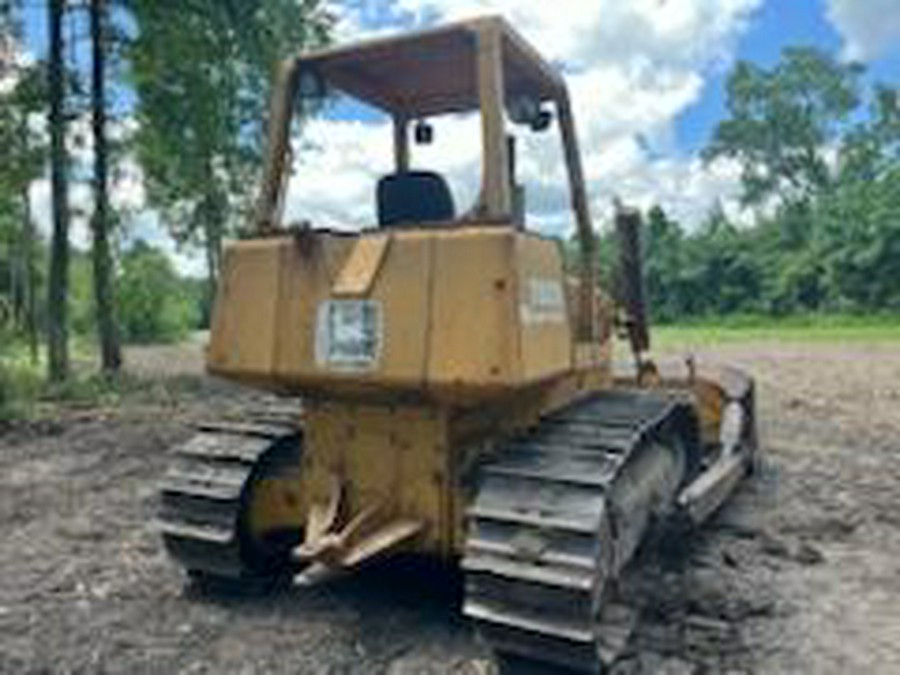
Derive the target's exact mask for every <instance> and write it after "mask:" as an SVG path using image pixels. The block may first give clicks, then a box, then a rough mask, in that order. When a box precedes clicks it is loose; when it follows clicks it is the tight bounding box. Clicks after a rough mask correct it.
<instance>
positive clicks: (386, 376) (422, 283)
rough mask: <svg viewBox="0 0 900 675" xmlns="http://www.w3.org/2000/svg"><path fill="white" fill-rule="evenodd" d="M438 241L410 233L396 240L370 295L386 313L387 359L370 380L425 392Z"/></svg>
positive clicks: (384, 355)
mask: <svg viewBox="0 0 900 675" xmlns="http://www.w3.org/2000/svg"><path fill="white" fill-rule="evenodd" d="M432 246H433V244H432V241H431V239H430V238H429V237H424V236H417V235H416V234H415V233H407V234H406V236H395V237H394V240H393V243H392V244H391V245H390V247H389V249H388V252H387V255H386V256H385V260H384V263H383V264H382V269H381V273H380V274H379V275H378V279H377V280H376V282H375V285H374V287H373V289H372V292H371V293H370V295H369V297H370V298H371V299H372V300H375V301H376V302H378V303H379V304H380V306H381V311H382V317H383V318H382V323H383V334H382V336H381V339H382V348H381V360H380V363H379V364H378V367H377V369H375V370H373V371H371V372H369V373H366V374H365V377H366V379H368V380H370V381H372V382H375V383H378V382H382V381H385V380H386V381H387V382H390V383H394V384H397V385H405V386H406V387H408V388H421V387H422V385H423V383H424V379H425V363H426V358H427V357H426V354H427V340H428V334H429V291H430V279H431V274H432Z"/></svg>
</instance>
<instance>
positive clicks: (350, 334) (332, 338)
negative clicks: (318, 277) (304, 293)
mask: <svg viewBox="0 0 900 675" xmlns="http://www.w3.org/2000/svg"><path fill="white" fill-rule="evenodd" d="M381 334H382V326H381V304H380V303H378V302H375V301H374V300H327V301H325V302H323V303H322V304H321V305H319V313H318V317H317V321H316V362H317V363H318V364H319V365H320V366H325V367H328V368H334V369H336V370H357V371H358V370H370V369H371V368H373V367H374V366H375V363H376V362H377V361H378V357H379V354H380V351H381Z"/></svg>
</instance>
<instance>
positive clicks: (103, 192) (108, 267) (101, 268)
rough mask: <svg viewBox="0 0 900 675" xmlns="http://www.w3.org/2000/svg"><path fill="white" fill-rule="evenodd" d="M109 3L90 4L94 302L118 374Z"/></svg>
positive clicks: (109, 361) (108, 360)
mask: <svg viewBox="0 0 900 675" xmlns="http://www.w3.org/2000/svg"><path fill="white" fill-rule="evenodd" d="M105 23H106V3H105V1H104V0H91V50H92V57H93V67H92V76H91V109H92V123H93V132H94V215H93V218H92V219H91V226H92V230H93V236H94V246H93V262H94V300H95V303H96V308H97V334H98V336H99V338H100V356H101V365H102V368H103V372H105V373H115V372H117V371H118V370H119V369H120V367H121V365H122V350H121V348H120V345H119V327H118V323H117V321H116V304H115V287H114V283H115V280H114V275H113V270H112V255H111V252H110V243H109V230H110V226H109V210H110V209H109V180H108V174H109V172H108V153H107V143H106V95H105V84H106V83H105V77H106V72H105V71H106V44H105V43H106V36H105V29H106V25H105Z"/></svg>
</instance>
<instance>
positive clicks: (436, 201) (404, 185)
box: [378, 171, 456, 227]
mask: <svg viewBox="0 0 900 675" xmlns="http://www.w3.org/2000/svg"><path fill="white" fill-rule="evenodd" d="M455 217H456V208H455V207H454V204H453V196H452V195H451V194H450V188H449V187H448V186H447V181H446V180H444V178H443V177H442V176H441V175H440V174H437V173H434V172H432V171H404V172H401V173H394V174H390V175H388V176H385V177H384V178H382V179H381V180H380V181H378V225H379V226H380V227H391V226H395V225H400V226H402V225H420V224H422V223H439V222H447V221H451V220H453V219H454V218H455Z"/></svg>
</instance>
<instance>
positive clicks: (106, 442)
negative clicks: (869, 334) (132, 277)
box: [0, 344, 900, 675]
mask: <svg viewBox="0 0 900 675" xmlns="http://www.w3.org/2000/svg"><path fill="white" fill-rule="evenodd" d="M199 354H200V350H199V348H198V347H197V346H196V345H195V346H188V347H184V348H180V349H174V348H170V349H166V350H158V349H143V350H136V351H134V352H132V353H131V354H129V356H130V364H131V366H132V367H133V369H135V370H137V371H138V372H142V373H143V374H144V375H147V376H148V377H151V380H148V384H147V386H146V390H143V391H137V392H134V393H132V394H129V395H128V396H127V397H126V399H125V400H124V401H123V402H121V403H119V404H117V405H115V406H113V407H108V408H89V409H62V410H58V411H55V412H54V413H53V414H52V415H50V416H49V417H48V418H46V419H43V420H39V421H35V422H29V423H18V424H15V425H9V426H6V427H4V428H0V535H2V537H0V673H269V672H272V673H335V674H337V673H388V674H391V675H397V674H399V673H410V674H412V673H416V674H418V673H435V674H437V673H472V674H481V673H490V672H492V670H493V665H492V664H491V663H490V660H489V657H488V655H487V654H486V652H485V651H484V650H483V648H482V647H481V646H480V645H479V644H478V643H477V641H476V640H475V639H474V637H473V635H472V634H471V632H470V630H469V628H468V627H467V625H466V624H465V622H464V621H462V620H461V619H460V618H459V597H460V593H461V592H460V584H459V578H458V577H457V576H456V575H454V574H453V573H452V572H450V571H447V570H443V571H442V570H433V569H428V570H425V569H422V568H419V567H415V568H411V567H409V566H407V565H382V566H380V567H376V568H372V569H370V570H368V571H366V572H365V573H363V574H360V575H358V576H356V577H353V578H348V579H345V580H340V581H337V582H334V583H332V584H329V585H327V586H320V587H314V588H294V589H287V590H282V591H279V592H276V593H270V594H265V595H259V594H251V593H244V594H241V593H236V592H234V591H233V590H227V589H210V588H204V589H201V588H197V587H196V586H193V585H191V584H189V583H186V582H185V579H184V577H183V575H182V573H181V571H180V570H179V569H178V568H177V567H176V566H175V565H173V564H172V563H171V562H170V561H169V560H168V559H167V558H166V556H165V554H164V553H163V550H162V547H161V545H160V541H159V539H158V536H157V534H156V533H155V531H154V528H153V517H154V514H155V510H156V495H155V489H156V484H157V481H158V479H159V478H160V476H161V474H162V472H163V471H164V467H165V464H166V454H167V448H169V447H171V446H172V445H173V444H175V443H178V442H180V441H182V440H184V439H186V438H187V437H189V436H190V434H191V433H192V431H191V426H192V424H194V423H196V422H198V421H200V420H203V419H208V418H210V417H215V416H216V415H218V414H220V413H224V414H228V413H229V412H235V411H240V410H241V409H243V408H244V407H246V406H254V405H259V404H264V403H265V401H263V400H261V399H260V397H259V396H258V395H255V394H252V393H250V392H244V391H241V390H238V389H236V388H233V387H231V386H228V385H224V384H222V383H216V382H212V381H209V380H206V379H205V378H203V377H202V376H201V375H200V374H199V370H200V369H199V362H200V358H199ZM703 361H716V362H729V363H735V364H738V365H740V366H742V367H744V368H745V369H747V370H748V371H750V372H752V373H753V374H754V375H755V377H756V378H757V380H758V382H759V400H760V406H761V424H760V426H761V434H762V439H763V448H762V449H763V458H762V461H761V465H760V467H759V469H758V471H757V472H756V474H755V475H754V476H753V477H752V478H751V479H750V480H748V481H747V482H746V483H745V484H744V485H743V486H742V487H741V489H740V491H739V493H738V494H737V495H736V498H735V499H734V500H733V501H732V502H731V503H730V504H729V506H727V507H726V508H725V509H724V510H723V511H722V512H721V513H720V514H719V515H718V517H717V518H716V519H715V521H714V522H713V523H712V524H711V526H710V527H709V528H708V529H707V530H706V531H705V532H704V533H702V534H699V535H695V536H693V537H691V538H690V539H689V541H687V546H686V547H684V549H683V550H680V551H674V550H671V551H670V550H669V548H668V545H667V547H665V551H664V552H665V555H662V554H661V553H658V552H657V553H654V552H652V551H651V552H648V553H646V554H645V558H647V561H648V562H647V565H648V567H647V569H648V573H647V574H646V575H645V576H644V577H642V578H637V579H635V581H634V583H633V588H631V589H630V591H629V592H630V593H632V594H633V596H634V597H635V598H636V599H638V600H640V601H641V602H642V603H643V606H644V612H643V618H642V620H641V624H640V628H639V630H638V632H637V635H636V638H635V640H634V645H633V648H632V652H633V657H632V658H631V659H629V660H628V661H627V662H626V663H624V664H623V665H622V667H621V669H622V670H623V671H625V672H627V671H631V672H638V673H669V674H675V673H679V674H680V673H684V674H690V673H693V674H700V673H704V674H707V673H734V674H736V673H816V674H823V675H828V674H831V673H834V674H838V673H855V672H862V673H866V674H867V675H889V674H893V673H900V346H898V345H885V346H875V345H865V344H852V345H815V346H808V347H805V346H802V345H791V346H784V345H777V344H763V345H739V346H738V345H735V346H728V347H721V348H716V349H707V350H706V351H705V352H704V353H703V354H701V363H702V362H703ZM154 378H155V379H154ZM159 378H166V381H165V382H161V381H160V380H159Z"/></svg>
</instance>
